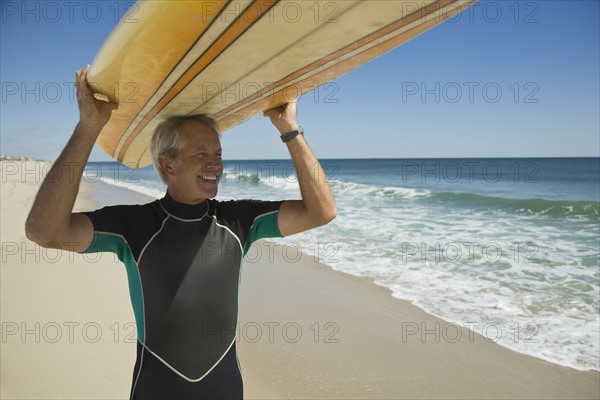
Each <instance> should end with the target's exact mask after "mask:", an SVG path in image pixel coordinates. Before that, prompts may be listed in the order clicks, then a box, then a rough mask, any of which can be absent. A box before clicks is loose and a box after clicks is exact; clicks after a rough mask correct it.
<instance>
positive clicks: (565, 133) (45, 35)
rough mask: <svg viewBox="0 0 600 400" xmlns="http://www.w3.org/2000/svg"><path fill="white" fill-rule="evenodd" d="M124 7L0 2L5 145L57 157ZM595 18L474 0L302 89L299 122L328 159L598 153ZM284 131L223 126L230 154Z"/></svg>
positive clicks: (577, 4) (262, 148)
mask: <svg viewBox="0 0 600 400" xmlns="http://www.w3.org/2000/svg"><path fill="white" fill-rule="evenodd" d="M391 1H393V0H391ZM129 4H130V2H116V1H108V2H85V1H77V2H66V1H65V2H62V1H55V2H37V1H26V2H23V1H4V0H3V1H2V2H1V6H2V9H1V17H0V18H1V28H0V29H1V30H0V48H1V58H0V66H1V75H2V76H1V82H2V99H1V106H2V110H1V112H2V115H1V119H0V121H1V122H0V129H1V135H0V145H1V152H2V153H3V154H10V155H29V156H31V157H35V158H41V159H49V160H54V159H56V157H57V156H58V154H59V153H60V151H61V150H62V148H63V146H64V144H65V143H66V142H67V140H68V138H69V136H70V134H71V133H72V131H73V128H74V126H75V124H76V123H77V119H78V111H77V104H76V102H75V100H74V92H73V89H72V86H71V84H72V82H73V80H74V71H75V70H76V69H78V68H80V67H82V66H83V65H85V64H86V63H91V62H92V61H93V59H94V56H95V54H96V52H97V51H98V49H99V47H100V46H101V44H102V42H103V41H104V39H105V38H106V37H107V35H108V34H109V32H110V31H111V30H112V28H113V27H114V26H115V24H116V22H117V20H118V18H119V17H120V16H122V15H123V13H124V12H125V10H126V8H127V7H128V5H129ZM599 21H600V10H599V2H598V1H596V0H590V1H562V0H558V1H555V0H544V1H482V2H479V3H477V5H476V6H475V7H473V8H471V9H470V10H468V11H465V12H464V13H462V14H461V15H460V16H459V17H455V18H454V20H452V21H447V22H445V23H443V24H441V25H439V26H437V27H435V28H433V29H432V30H430V31H427V32H425V33H424V34H422V35H420V36H418V37H417V38H415V39H413V40H412V41H410V42H408V43H406V44H404V45H403V46H401V47H399V48H397V49H395V50H393V51H391V52H389V53H387V54H385V55H383V56H382V57H380V58H378V59H376V60H374V61H372V62H371V63H369V64H367V65H365V66H363V67H361V68H359V69H357V70H355V71H353V72H351V73H349V74H347V75H345V76H343V77H341V78H339V79H337V80H336V81H334V82H332V84H331V85H329V86H326V87H323V88H321V90H320V91H319V92H317V93H315V92H313V93H310V94H307V95H305V96H303V97H302V98H301V99H300V103H299V122H300V123H301V124H302V125H303V126H304V128H305V130H306V134H305V136H306V137H307V139H308V141H309V144H310V145H311V147H312V148H313V150H314V151H315V153H316V154H317V156H318V157H320V158H354V157H358V158H370V157H386V158H419V157H578V156H596V157H597V156H600V116H599V109H600V102H599V96H600V83H599V75H600V44H599V37H600V31H599V24H600V22H599ZM277 136H278V133H277V131H276V130H275V129H274V128H273V127H271V126H270V123H269V122H268V120H266V119H265V118H262V117H258V118H255V119H253V120H251V121H248V122H246V123H244V124H242V125H240V126H238V127H236V128H234V129H232V130H230V131H228V132H226V133H225V134H224V135H223V138H222V143H223V147H224V157H225V158H226V159H272V158H288V157H289V155H288V153H287V150H286V149H285V146H283V145H282V144H281V142H280V141H279V139H278V137H277ZM90 159H91V160H94V161H108V160H109V158H108V156H106V155H105V154H104V153H103V152H102V150H100V149H98V148H95V149H94V151H93V152H92V156H91V158H90Z"/></svg>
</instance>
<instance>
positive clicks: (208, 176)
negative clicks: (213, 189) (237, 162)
mask: <svg viewBox="0 0 600 400" xmlns="http://www.w3.org/2000/svg"><path fill="white" fill-rule="evenodd" d="M200 178H201V179H204V180H205V181H216V180H217V177H216V176H214V175H204V176H201V177H200Z"/></svg>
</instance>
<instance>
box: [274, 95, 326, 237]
mask: <svg viewBox="0 0 600 400" xmlns="http://www.w3.org/2000/svg"><path fill="white" fill-rule="evenodd" d="M296 108H297V102H296V101H293V102H290V103H288V104H286V105H283V106H281V107H277V108H275V109H273V110H270V111H268V112H266V113H265V116H268V117H269V118H270V119H271V122H272V123H273V125H275V127H276V128H277V129H278V130H279V133H281V134H284V133H286V132H291V131H293V130H296V129H298V127H299V125H298V123H297V122H296ZM287 146H288V150H289V151H290V155H291V156H292V161H293V162H294V166H295V167H296V174H297V175H298V184H299V185H300V194H301V195H302V200H290V201H286V202H284V203H283V204H282V205H281V208H280V210H279V217H278V221H277V222H278V225H279V230H280V232H281V234H282V235H283V236H289V235H293V234H295V233H299V232H303V231H306V230H309V229H312V228H316V227H319V226H322V225H325V224H327V223H328V222H330V221H331V220H333V219H334V218H335V217H336V214H337V209H336V205H335V199H334V198H333V193H331V189H330V188H329V185H328V184H327V178H326V176H325V173H324V172H323V168H322V167H321V164H320V163H319V161H318V160H317V158H316V157H315V155H314V154H313V152H312V150H311V149H310V147H308V143H306V140H305V139H304V136H303V135H297V136H296V137H295V138H293V139H291V140H290V141H288V142H287Z"/></svg>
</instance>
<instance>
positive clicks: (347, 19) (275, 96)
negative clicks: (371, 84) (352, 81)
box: [88, 0, 474, 168]
mask: <svg viewBox="0 0 600 400" xmlns="http://www.w3.org/2000/svg"><path fill="white" fill-rule="evenodd" d="M473 2H474V0H419V1H415V0H362V1H361V0H296V1H292V0H244V1H236V0H230V1H227V0H194V1H180V0H174V1H173V0H171V1H139V2H137V3H135V4H134V5H133V6H132V7H131V9H130V10H129V11H128V13H127V14H126V15H124V16H123V18H122V19H121V21H119V23H118V25H117V26H116V27H115V28H114V30H113V31H112V32H111V34H110V36H109V37H108V38H107V39H106V41H105V43H104V44H103V46H102V48H101V49H100V51H99V52H98V54H97V55H96V58H95V59H94V61H93V63H92V68H91V70H90V72H89V74H88V81H89V82H90V84H91V85H92V86H93V87H94V89H95V90H97V91H99V92H100V93H101V94H103V95H105V96H106V97H108V99H109V100H110V101H113V102H116V103H118V104H119V109H118V110H117V111H115V112H113V116H112V118H111V120H110V121H109V123H108V124H107V125H106V126H105V128H104V129H103V131H102V133H101V134H100V136H99V138H98V144H99V145H100V147H101V148H102V149H104V150H105V151H106V152H107V153H108V154H109V155H110V156H111V157H112V158H114V159H115V160H118V161H120V162H122V163H124V164H127V165H129V166H132V167H135V168H141V167H144V166H147V165H150V164H151V163H152V159H151V155H150V149H149V145H150V138H151V136H152V132H153V131H154V128H155V127H156V126H157V125H158V123H160V121H161V120H163V119H164V118H166V117H169V116H173V115H189V114H208V115H211V116H212V117H213V118H215V119H216V120H217V121H218V123H219V127H220V128H221V131H226V130H227V129H229V128H231V127H232V126H234V125H236V124H239V123H241V122H243V121H245V120H247V119H249V118H251V117H253V116H255V115H257V114H260V113H262V112H263V111H265V110H268V109H270V108H273V107H276V106H278V105H280V104H283V103H286V102H287V101H289V100H291V99H293V98H296V97H298V96H299V95H302V94H305V93H307V92H309V91H311V90H314V89H316V88H317V87H319V86H320V85H323V84H325V83H327V82H329V81H331V80H333V79H335V78H337V77H339V76H341V75H343V74H345V73H346V72H348V71H351V70H353V69H355V68H357V67H359V66H361V65H363V64H365V63H366V62H368V61H370V60H372V59H374V58H375V57H378V56H379V55H381V54H383V53H385V52H387V51H389V50H391V49H393V48H395V47H397V46H399V45H401V44H402V43H404V42H406V41H408V40H410V39H412V38H413V37H415V36H417V35H418V34H420V33H422V32H424V31H426V30H427V29H429V28H431V27H433V26H435V25H437V24H439V23H440V22H442V21H444V20H445V19H447V18H450V17H452V16H454V15H455V14H457V13H459V12H461V11H462V10H464V9H465V8H466V7H468V6H469V5H471V4H472V3H473Z"/></svg>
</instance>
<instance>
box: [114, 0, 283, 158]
mask: <svg viewBox="0 0 600 400" xmlns="http://www.w3.org/2000/svg"><path fill="white" fill-rule="evenodd" d="M278 1H279V0H255V1H254V2H253V3H252V4H251V5H250V6H248V7H247V8H246V9H245V10H244V12H243V13H242V14H241V15H240V16H238V18H237V19H236V20H235V21H234V22H233V23H232V24H231V25H230V26H229V27H228V28H227V30H225V32H224V33H223V34H222V35H221V36H220V37H219V38H218V39H217V40H216V41H215V42H214V43H213V44H212V45H211V46H210V47H209V48H208V50H207V51H206V52H205V53H204V54H202V55H201V56H200V58H199V59H198V60H196V62H195V63H194V64H193V65H192V66H191V67H190V68H188V70H187V71H186V72H185V73H184V74H183V75H182V76H181V77H180V78H179V79H178V80H177V82H176V83H175V84H174V85H173V87H172V88H171V89H170V90H169V91H168V92H167V93H166V94H165V95H164V96H163V97H162V98H161V99H160V101H159V102H158V103H157V104H156V105H155V106H154V107H153V108H152V110H150V112H149V113H148V114H146V116H145V117H144V118H143V119H142V120H141V121H140V123H139V124H138V125H137V126H136V127H135V129H134V130H133V131H132V133H131V134H130V135H129V136H128V137H127V139H126V141H125V143H124V144H123V146H122V147H121V149H120V151H119V154H118V157H117V159H118V160H123V159H124V158H125V153H126V152H127V149H128V148H129V146H130V145H131V143H132V142H133V141H134V139H135V138H136V137H137V135H138V134H139V133H140V132H141V131H142V130H143V129H144V127H145V126H146V125H147V124H148V123H149V122H150V121H151V120H152V119H154V117H155V116H156V115H158V113H159V112H160V111H161V110H162V109H163V108H164V107H165V106H166V105H168V104H169V103H170V102H171V100H173V99H174V98H175V97H176V96H177V95H178V94H179V93H180V92H181V91H182V90H183V89H184V88H185V87H186V86H187V85H188V84H189V83H190V82H191V81H192V80H193V79H194V78H195V77H196V76H198V74H200V73H201V72H202V71H203V70H204V69H205V68H206V67H207V66H208V65H210V63H212V62H213V61H214V60H215V59H216V58H217V57H218V56H219V55H220V54H222V53H223V52H224V51H225V50H226V49H227V48H228V47H229V46H230V45H231V44H232V43H234V42H235V41H236V40H237V39H238V38H239V37H240V36H242V34H243V33H244V32H246V31H247V30H248V29H250V28H251V27H252V25H254V24H255V23H256V22H258V21H259V20H260V19H261V18H262V17H263V16H264V15H265V14H266V13H267V12H268V11H269V10H270V9H271V7H273V6H274V5H275V4H277V2H278ZM255 6H256V7H255ZM256 8H258V11H257V10H256ZM253 12H255V13H256V15H252V13H253Z"/></svg>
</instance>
